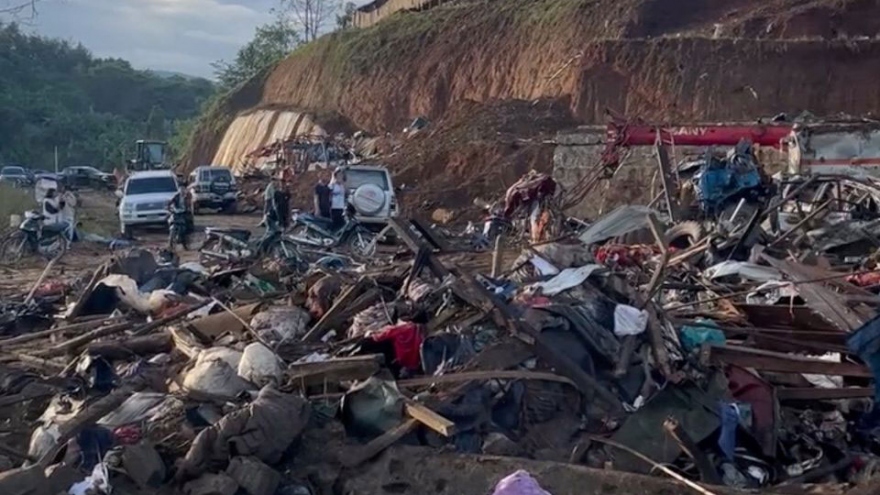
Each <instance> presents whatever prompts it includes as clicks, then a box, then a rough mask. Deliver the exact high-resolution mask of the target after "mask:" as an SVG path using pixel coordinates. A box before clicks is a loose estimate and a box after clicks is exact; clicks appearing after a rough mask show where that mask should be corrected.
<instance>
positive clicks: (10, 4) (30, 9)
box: [0, 0, 38, 18]
mask: <svg viewBox="0 0 880 495" xmlns="http://www.w3.org/2000/svg"><path fill="white" fill-rule="evenodd" d="M37 1H38V0H0V17H12V18H19V17H36V15H37Z"/></svg>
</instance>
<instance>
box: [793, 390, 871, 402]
mask: <svg viewBox="0 0 880 495" xmlns="http://www.w3.org/2000/svg"><path fill="white" fill-rule="evenodd" d="M776 396H777V397H778V398H779V400H785V401H798V400H807V401H809V400H838V399H857V398H862V397H873V396H874V387H847V388H815V387H791V388H783V387H779V388H777V389H776Z"/></svg>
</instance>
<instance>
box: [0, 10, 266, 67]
mask: <svg viewBox="0 0 880 495" xmlns="http://www.w3.org/2000/svg"><path fill="white" fill-rule="evenodd" d="M3 1H10V0H3ZM275 5H277V0H39V4H38V9H37V15H36V17H34V18H33V19H27V20H26V21H25V22H26V27H29V28H30V29H32V30H33V31H35V32H37V33H39V34H41V35H45V36H50V37H56V38H62V39H66V40H68V41H73V42H80V43H82V44H83V45H84V46H85V47H86V48H88V49H89V50H90V51H91V52H92V53H94V54H95V55H96V56H99V57H116V58H122V59H125V60H128V61H129V62H131V64H132V66H134V67H135V68H138V69H153V70H165V71H174V72H181V73H184V74H189V75H193V76H201V77H207V78H212V75H213V70H212V69H211V62H214V61H217V60H220V59H225V60H231V59H233V58H234V57H235V54H236V52H237V51H238V49H239V48H240V47H241V46H242V45H244V44H245V43H247V42H248V41H249V40H250V39H251V38H252V37H253V34H254V30H255V29H256V27H257V26H259V25H261V24H265V23H267V22H270V21H271V20H272V16H271V14H270V10H271V8H272V7H274V6H275Z"/></svg>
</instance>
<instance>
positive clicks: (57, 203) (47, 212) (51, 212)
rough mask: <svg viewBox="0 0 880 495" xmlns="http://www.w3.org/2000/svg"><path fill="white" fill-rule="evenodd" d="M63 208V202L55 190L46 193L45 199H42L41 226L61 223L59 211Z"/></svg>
mask: <svg viewBox="0 0 880 495" xmlns="http://www.w3.org/2000/svg"><path fill="white" fill-rule="evenodd" d="M64 206H65V205H64V201H63V200H61V199H59V198H58V194H57V191H56V190H55V189H49V190H48V191H46V197H45V198H43V217H44V219H43V225H55V224H58V223H61V211H62V210H63V209H64Z"/></svg>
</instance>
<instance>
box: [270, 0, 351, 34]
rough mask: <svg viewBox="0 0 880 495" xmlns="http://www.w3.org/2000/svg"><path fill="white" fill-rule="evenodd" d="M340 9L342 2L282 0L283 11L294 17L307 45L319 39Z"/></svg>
mask: <svg viewBox="0 0 880 495" xmlns="http://www.w3.org/2000/svg"><path fill="white" fill-rule="evenodd" d="M340 8H341V0H281V11H282V12H284V13H285V14H286V13H288V12H289V13H291V14H292V15H293V18H294V20H295V21H296V22H297V24H299V25H300V27H301V28H302V31H303V40H304V41H305V42H306V43H308V42H310V41H315V40H316V39H318V34H320V33H321V31H322V30H323V29H324V28H325V27H326V26H327V24H328V23H329V22H332V19H333V17H334V16H335V15H336V13H337V12H339V9H340Z"/></svg>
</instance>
